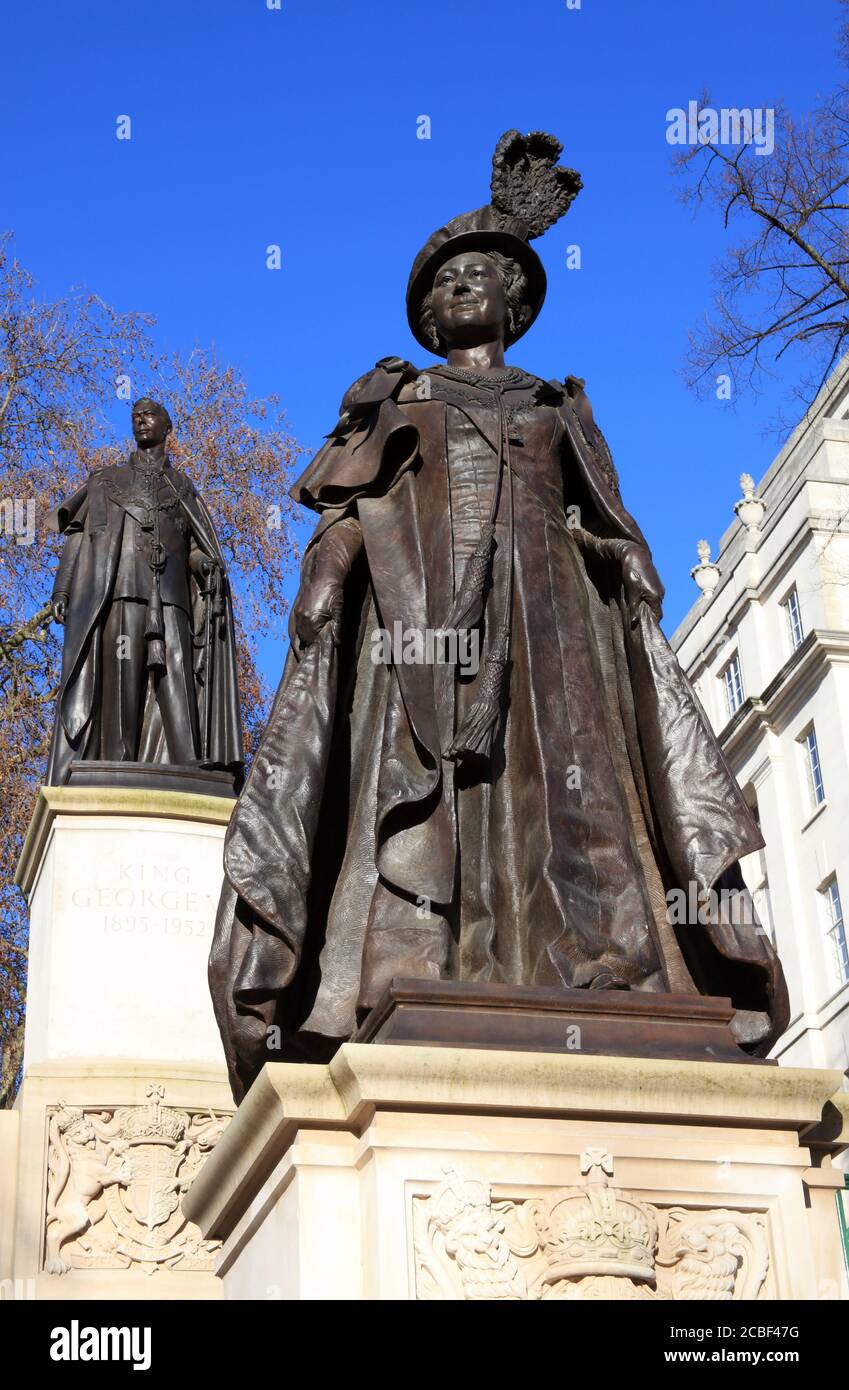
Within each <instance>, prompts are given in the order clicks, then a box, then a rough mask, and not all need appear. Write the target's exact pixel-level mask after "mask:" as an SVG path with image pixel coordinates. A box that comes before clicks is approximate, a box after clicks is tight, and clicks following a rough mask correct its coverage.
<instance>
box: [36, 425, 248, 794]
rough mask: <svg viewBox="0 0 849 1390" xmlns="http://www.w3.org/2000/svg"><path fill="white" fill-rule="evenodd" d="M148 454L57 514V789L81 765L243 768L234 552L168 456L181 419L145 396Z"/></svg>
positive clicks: (96, 479)
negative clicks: (229, 559) (225, 549)
mask: <svg viewBox="0 0 849 1390" xmlns="http://www.w3.org/2000/svg"><path fill="white" fill-rule="evenodd" d="M132 423H133V434H134V436H135V440H136V445H137V448H136V450H135V452H134V453H133V454H131V456H130V458H129V459H128V460H127V462H126V463H125V464H121V465H119V466H117V467H110V468H98V469H95V470H94V471H93V472H92V473H91V474H90V475H89V477H88V478H87V480H86V482H85V483H84V484H83V486H82V487H81V488H80V489H79V491H77V492H75V493H74V495H73V496H72V497H71V498H69V499H68V500H67V501H66V502H64V503H63V504H62V505H61V506H60V507H59V508H58V509H57V511H56V512H55V513H54V515H53V518H52V524H53V526H54V529H55V530H57V531H59V532H60V533H61V534H62V535H63V536H64V537H65V543H64V546H63V548H62V553H61V556H60V560H59V567H58V569H57V572H56V577H55V581H54V585H53V600H52V602H53V613H54V617H55V618H56V621H57V622H60V623H64V625H65V640H64V645H63V652H62V678H61V682H60V687H59V694H58V698H57V701H56V721H55V728H54V733H53V744H52V747H51V750H50V762H49V765H48V771H47V782H48V783H62V782H65V781H66V780H67V778H68V774H69V771H70V766H71V763H72V762H73V761H75V760H80V761H91V760H96V761H103V762H121V763H126V762H136V763H171V764H179V765H182V766H197V765H198V764H201V765H203V766H205V767H209V768H218V769H222V770H227V771H231V772H233V774H234V776H235V777H236V778H237V780H238V779H239V777H240V768H241V765H242V760H243V756H244V755H243V749H242V729H241V712H240V707H239V692H238V683H237V671H236V653H235V645H234V630H233V612H232V607H231V603H230V596H229V589H228V584H227V575H226V570H225V566H224V560H223V557H222V554H221V548H220V546H219V544H218V540H217V537H216V534H215V528H214V526H213V524H212V520H211V518H210V515H209V512H208V511H207V509H206V507H205V505H204V503H203V500H202V499H201V497H200V496H199V495H198V493H197V492H196V491H195V489H194V486H193V485H192V483H191V481H190V479H189V478H188V477H186V475H185V474H184V473H181V472H180V471H179V470H178V469H176V468H174V467H173V466H172V465H171V463H170V460H169V458H168V452H167V440H168V435H169V433H170V431H171V420H170V417H169V415H168V412H167V410H166V409H165V407H164V406H162V405H159V404H158V403H157V402H156V401H152V400H148V399H144V400H139V401H136V403H135V405H134V406H133V414H132Z"/></svg>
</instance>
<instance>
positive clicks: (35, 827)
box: [0, 785, 233, 1299]
mask: <svg viewBox="0 0 849 1390" xmlns="http://www.w3.org/2000/svg"><path fill="white" fill-rule="evenodd" d="M219 790H220V789H219ZM232 805H233V801H232V799H229V798H227V797H223V796H221V795H207V794H187V793H185V792H181V791H177V790H171V791H168V790H163V789H161V788H160V789H156V788H151V787H149V786H148V787H146V788H145V787H141V786H136V787H130V788H127V787H114V786H76V785H69V786H63V787H45V788H43V789H42V791H41V793H40V796H39V800H38V804H37V806H36V810H35V814H34V816H33V820H32V824H31V826H30V830H29V834H28V836H27V840H26V843H25V845H24V850H23V854H22V856H21V861H20V867H19V871H18V882H19V884H20V886H21V887H22V888H23V890H24V892H25V893H26V894H27V897H28V900H29V904H30V973H29V995H28V1000H27V1028H26V1040H25V1054H24V1082H23V1086H22V1087H21V1091H20V1094H19V1096H18V1098H17V1101H16V1109H15V1110H14V1111H13V1112H8V1111H6V1112H0V1298H4V1299H5V1298H58V1299H80V1298H82V1299H86V1298H133V1299H140V1298H145V1299H154V1298H161V1299H173V1298H189V1299H191V1298H215V1297H220V1292H221V1285H220V1282H219V1281H218V1280H216V1279H215V1278H214V1276H213V1274H212V1264H213V1260H214V1256H215V1253H216V1249H217V1246H216V1244H215V1242H211V1243H210V1242H208V1241H206V1240H205V1239H204V1237H203V1236H202V1235H201V1233H200V1231H199V1230H198V1229H197V1228H196V1227H195V1226H193V1225H192V1224H191V1222H189V1221H188V1220H187V1219H186V1217H185V1216H184V1215H183V1213H182V1211H181V1210H180V1198H181V1197H182V1195H183V1192H184V1191H185V1190H186V1188H187V1187H188V1185H189V1184H190V1183H191V1181H192V1180H193V1178H194V1177H195V1176H196V1175H197V1173H198V1172H199V1171H200V1170H201V1168H202V1165H203V1164H204V1162H205V1161H206V1159H207V1158H208V1156H209V1154H211V1153H212V1152H213V1151H214V1149H215V1146H216V1144H217V1143H218V1141H219V1139H220V1137H221V1134H222V1133H223V1131H224V1129H225V1127H226V1125H227V1123H228V1122H229V1120H230V1116H231V1114H232V1111H233V1104H232V1099H231V1096H230V1091H229V1087H228V1085H227V1082H226V1074H225V1068H224V1066H223V1060H222V1058H221V1050H220V1044H219V1040H218V1034H217V1030H216V1028H215V1021H214V1018H213V1014H212V1005H211V1003H210V999H209V994H208V991H207V988H206V958H207V955H208V952H209V945H210V940H211V935H212V924H213V920H214V916H215V907H216V903H217V901H218V895H219V892H220V887H221V880H222V875H223V869H222V842H223V837H224V832H225V830H226V826H227V821H228V818H229V815H230V810H231V808H232Z"/></svg>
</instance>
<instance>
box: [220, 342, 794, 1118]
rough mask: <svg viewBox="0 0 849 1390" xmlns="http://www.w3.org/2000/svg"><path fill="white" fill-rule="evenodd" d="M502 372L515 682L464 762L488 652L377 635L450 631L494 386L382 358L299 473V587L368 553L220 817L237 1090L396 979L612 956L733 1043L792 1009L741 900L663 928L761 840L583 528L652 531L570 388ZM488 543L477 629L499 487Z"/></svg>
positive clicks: (502, 547)
mask: <svg viewBox="0 0 849 1390" xmlns="http://www.w3.org/2000/svg"><path fill="white" fill-rule="evenodd" d="M516 376H517V378H518V379H517V380H516V381H515V382H513V383H512V384H510V385H508V386H505V388H504V395H503V400H504V403H505V407H506V412H507V419H508V421H509V436H510V452H509V467H510V469H511V472H512V493H513V505H514V509H515V539H514V558H515V567H514V574H513V581H512V597H511V601H510V609H511V616H512V646H511V666H510V687H509V704H508V707H507V710H506V717H505V719H504V721H503V727H502V729H501V730H500V733H499V736H498V738H497V741H496V747H495V750H494V752H493V756H492V759H491V762H490V764H489V766H488V767H485V768H484V769H483V770H480V769H475V768H469V767H468V766H466V765H463V764H460V765H457V764H456V763H454V762H452V761H450V760H449V759H448V758H447V757H446V756H445V755H446V750H447V749H448V748H449V746H450V744H451V740H452V737H453V735H454V733H455V731H456V728H457V725H458V722H459V721H461V719H462V717H463V714H464V712H465V711H466V710H467V709H468V708H469V705H470V702H471V701H473V700H474V698H475V694H476V690H477V689H478V682H479V681H480V679H481V675H480V673H478V675H477V676H474V675H471V674H470V673H465V674H464V673H462V672H458V671H457V670H456V669H455V668H454V667H453V666H451V665H447V664H444V663H443V664H440V663H438V662H437V663H431V662H428V661H426V660H424V661H423V660H412V661H405V660H403V659H397V651H396V653H395V658H394V659H393V660H392V661H391V662H390V663H388V664H387V663H386V662H384V661H376V660H375V659H374V650H375V633H376V632H379V631H383V632H388V633H389V634H392V633H397V632H401V633H409V632H418V633H426V632H428V631H433V630H435V629H440V628H441V627H442V626H443V624H444V621H445V617H446V614H447V613H448V611H449V609H450V608H451V603H452V597H453V595H454V593H455V591H456V588H457V585H458V584H459V582H460V577H461V574H462V570H463V564H464V562H465V559H466V557H467V555H468V553H469V550H470V547H471V546H472V545H473V543H474V539H475V535H476V534H477V535H479V534H480V526H481V525H482V523H483V521H484V520H485V514H484V513H485V503H486V500H487V499H488V498H489V496H490V493H491V487H490V484H491V480H492V477H493V476H494V465H493V463H492V461H493V460H495V459H496V457H497V452H498V439H497V426H496V418H495V411H494V409H493V406H492V403H491V402H492V398H491V396H488V395H487V393H485V392H477V391H475V390H474V389H470V388H469V387H468V386H466V385H464V384H463V383H462V382H459V381H457V380H454V379H452V378H451V376H450V374H446V373H444V372H443V373H440V371H439V370H438V369H437V370H434V371H430V372H428V373H426V374H423V375H419V374H417V373H416V372H415V370H414V369H412V368H410V366H409V364H404V363H399V362H398V360H397V359H386V361H385V362H384V364H379V365H378V367H377V368H376V369H375V370H374V371H373V372H371V373H368V374H367V375H366V376H365V377H364V378H361V379H360V381H359V382H357V383H355V385H354V387H352V388H351V390H350V391H349V392H348V393H347V395H346V397H345V399H344V401H343V412H342V416H341V419H340V421H339V424H338V425H337V426H336V428H335V430H334V431H333V432H332V434H331V435H330V436H329V439H328V442H327V444H326V445H325V446H324V448H323V449H322V450H321V451H320V453H319V454H318V455H317V457H316V458H315V459H314V461H313V463H312V464H311V465H310V467H309V468H308V469H307V470H306V472H305V473H304V475H303V476H302V478H301V479H300V480H299V482H298V483H297V484H296V486H295V488H294V489H293V496H295V497H296V498H298V499H299V500H300V501H302V502H304V503H305V504H306V505H308V506H310V507H313V508H314V509H315V510H316V511H317V512H318V513H319V515H320V520H319V523H318V526H317V528H316V532H315V535H314V537H313V539H312V541H311V543H310V546H309V548H308V551H307V554H306V556H305V560H304V581H305V582H306V581H307V580H308V579H309V577H310V575H311V573H312V572H313V569H314V567H315V566H316V564H318V563H319V562H320V555H321V545H322V540H323V538H324V537H325V536H326V535H327V534H328V533H329V532H330V531H331V528H333V527H334V526H336V525H339V524H340V523H342V522H345V524H346V525H351V524H352V519H354V518H355V520H356V525H357V526H358V527H359V528H360V531H361V534H362V552H361V554H360V556H359V558H358V559H357V560H356V562H355V563H354V565H353V567H352V569H351V573H350V575H349V577H348V581H347V584H346V587H345V621H344V625H343V637H342V641H341V643H340V645H339V646H338V647H337V646H336V645H334V641H333V638H332V636H331V632H330V629H329V627H328V628H325V630H324V631H323V633H322V635H321V636H320V638H319V640H317V641H316V642H315V643H313V644H312V645H311V646H310V647H308V648H307V649H306V651H305V652H304V653H302V654H300V655H298V654H296V653H295V652H294V651H292V652H290V654H289V658H288V661H287V664H286V668H285V671H284V674H283V679H282V681H281V685H280V689H279V691H278V694H277V698H276V700H275V704H274V707H273V710H272V714H271V718H270V720H269V724H268V727H267V729H266V732H265V736H264V738H263V741H262V744H261V746H260V749H259V750H258V753H257V756H256V759H255V761H254V764H253V767H252V770H251V773H250V776H249V778H248V782H247V784H246V787H245V789H244V791H243V793H242V796H241V798H240V801H239V804H238V806H237V808H236V812H235V814H234V818H233V821H232V823H231V826H230V829H229V832H228V837H227V842H226V846H225V873H226V881H225V885H224V890H223V893H222V898H221V903H220V907H219V914H218V920H217V924H216V932H215V938H214V943H213V948H212V954H211V957H210V984H211V989H212V994H213V1001H214V1004H215V1009H216V1015H217V1018H218V1022H219V1027H220V1030H221V1034H222V1038H223V1041H224V1046H225V1051H226V1054H227V1060H228V1066H229V1069H230V1075H231V1082H232V1084H233V1088H234V1093H235V1094H236V1095H237V1096H239V1095H241V1094H242V1093H243V1091H244V1089H245V1088H246V1087H247V1086H248V1085H249V1084H250V1082H251V1080H252V1079H253V1076H254V1075H255V1074H256V1071H257V1070H258V1069H259V1067H260V1066H261V1065H262V1063H263V1062H264V1061H265V1060H268V1058H269V1055H270V1053H269V1045H270V1037H271V1035H270V1032H269V1030H271V1029H275V1030H279V1034H280V1037H281V1039H282V1046H281V1049H280V1054H279V1055H282V1056H284V1057H286V1058H305V1059H319V1058H324V1057H327V1056H329V1055H331V1054H332V1051H333V1050H334V1049H335V1047H337V1046H338V1045H339V1043H340V1042H341V1041H343V1040H345V1039H346V1038H348V1037H350V1036H352V1034H353V1032H354V1031H355V1029H356V1027H357V1025H358V1023H359V1022H361V1021H362V1019H363V1017H364V1016H365V1015H366V1014H367V1012H368V1010H369V1009H370V1008H372V1007H374V1005H375V1004H376V1003H377V1000H378V998H379V996H380V994H381V992H382V990H383V989H384V988H385V987H386V985H387V984H388V983H389V981H390V980H391V978H392V977H393V976H411V975H413V976H415V975H419V976H422V975H424V976H428V977H431V978H434V977H435V978H454V979H474V980H484V981H486V980H492V981H504V982H509V983H515V984H546V985H551V984H560V985H562V986H563V987H564V988H567V987H574V986H576V985H577V986H581V985H587V984H590V983H592V980H593V978H594V977H596V976H597V975H598V973H599V971H600V970H601V969H602V968H607V969H609V970H610V971H611V972H612V974H613V975H614V976H615V977H616V978H617V979H618V980H619V981H620V982H622V983H624V984H626V985H627V986H628V987H630V988H632V989H642V990H673V991H681V990H683V991H689V992H693V993H699V992H701V993H705V994H714V995H730V996H731V998H732V1000H733V1002H734V1003H735V1005H736V1007H737V1015H736V1019H735V1029H736V1032H737V1034H738V1037H739V1039H740V1040H741V1042H742V1043H743V1045H745V1046H747V1047H749V1048H750V1049H751V1050H752V1051H760V1052H762V1051H765V1050H767V1049H768V1048H769V1046H770V1045H771V1042H772V1040H773V1039H774V1038H775V1037H776V1036H777V1035H778V1034H779V1033H780V1032H781V1031H782V1030H783V1028H784V1027H785V1026H786V1020H787V995H786V988H785V985H784V980H783V976H782V973H781V968H780V965H779V964H778V961H777V959H776V957H775V954H774V952H773V950H772V947H771V945H770V943H769V941H768V940H767V938H766V937H765V935H764V934H763V932H762V931H761V930H760V929H759V928H758V926H757V923H756V921H753V920H751V918H749V920H746V914H742V917H741V914H730V913H729V912H727V911H720V912H719V913H713V914H710V915H709V917H708V920H706V921H705V922H704V923H702V922H696V923H691V924H689V925H684V926H681V927H677V926H675V925H674V924H673V923H672V922H671V921H670V918H669V914H668V913H667V910H666V904H667V894H668V893H669V892H670V890H672V889H675V888H677V889H681V890H683V891H684V892H685V893H686V892H687V891H688V890H689V888H690V885H694V886H695V891H696V894H697V895H698V894H701V895H705V894H707V893H708V892H709V890H711V889H721V888H723V887H725V888H727V889H729V890H730V892H731V896H732V898H733V897H734V895H735V894H740V893H741V892H743V891H744V890H743V884H742V878H741V876H740V872H739V868H738V866H737V861H738V860H739V859H740V858H741V857H742V856H744V855H746V854H748V853H750V852H752V851H753V850H755V849H757V848H759V847H760V845H761V843H762V841H761V838H760V834H759V832H758V830H757V828H756V826H755V824H754V822H753V821H752V818H751V816H750V814H749V812H748V809H747V807H746V805H745V802H744V800H743V797H742V794H741V792H740V789H739V788H738V786H737V784H736V782H735V780H734V778H733V776H732V774H731V772H730V770H729V769H728V767H727V765H726V763H725V761H724V758H723V756H722V753H721V751H720V749H719V746H718V744H717V742H716V739H715V737H714V735H713V733H712V731H711V728H710V726H709V724H708V722H707V719H706V717H705V715H704V713H703V711H702V709H701V707H700V705H699V702H698V700H697V698H696V696H695V694H694V692H693V690H692V688H691V687H690V685H689V682H688V681H687V679H686V676H685V675H684V674H683V672H682V671H681V668H680V666H679V664H678V662H677V659H676V658H675V656H674V654H673V653H672V651H671V649H670V648H669V646H668V643H667V642H666V640H665V638H664V637H663V635H662V633H661V631H660V629H659V627H658V625H657V622H656V619H655V618H654V616H653V614H652V613H651V611H650V609H649V608H648V606H647V605H645V604H644V605H642V607H641V609H640V612H639V618H638V621H637V622H636V624H634V623H632V622H631V620H630V618H629V616H628V612H627V609H626V605H625V602H624V596H623V592H622V582H621V571H620V568H619V566H618V565H616V564H615V563H612V562H611V560H610V559H609V556H606V555H605V551H604V542H609V541H611V540H614V541H615V540H625V541H630V542H632V543H634V544H637V545H641V546H645V540H644V538H643V536H642V533H641V532H640V530H639V528H638V527H637V524H636V522H635V521H634V519H633V518H632V517H631V516H630V514H629V513H628V512H627V511H626V510H625V508H624V506H623V504H622V501H621V498H620V496H619V491H618V484H617V481H616V475H615V471H614V469H613V465H612V461H611V459H610V455H609V452H608V450H607V447H606V445H605V443H604V440H603V438H602V436H601V434H600V432H599V431H598V429H597V427H596V425H595V422H594V420H593V417H592V412H591V410H590V407H589V403H588V401H587V399H586V396H585V395H584V393H583V390H582V388H581V385H580V383H578V382H577V381H576V380H575V379H574V378H569V379H568V380H567V382H566V383H565V384H559V383H545V382H542V381H540V380H539V379H537V378H532V377H529V376H527V375H526V374H524V373H517V374H516ZM487 460H490V462H489V463H488V462H487ZM574 517H577V518H579V521H580V526H579V527H573V526H572V525H570V518H574ZM578 535H580V537H581V540H580V542H579V541H578V539H576V537H577V536H578ZM496 536H497V544H496V551H495V561H494V565H493V573H492V583H491V589H490V592H489V596H488V598H487V605H486V614H485V618H484V623H483V635H484V642H486V638H487V633H492V632H493V631H494V628H495V624H496V622H497V615H498V613H499V611H500V609H501V606H502V605H503V603H504V595H505V585H506V584H507V582H508V580H507V544H506V532H505V529H504V516H503V508H502V507H501V506H499V512H498V521H497V525H496Z"/></svg>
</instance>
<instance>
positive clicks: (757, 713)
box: [717, 628, 849, 766]
mask: <svg viewBox="0 0 849 1390" xmlns="http://www.w3.org/2000/svg"><path fill="white" fill-rule="evenodd" d="M845 661H849V632H838V631H831V630H829V629H825V628H815V629H814V630H813V631H812V632H809V633H808V635H807V637H806V638H805V640H804V642H803V643H802V644H801V646H800V647H797V649H796V651H795V652H794V653H793V655H792V656H791V657H789V658H788V660H787V661H785V663H784V665H783V666H782V667H781V669H780V671H779V672H778V673H777V675H775V676H774V677H773V679H772V680H771V681H770V683H769V685H768V686H766V688H765V689H764V691H763V693H762V694H761V695H760V696H755V695H752V696H749V698H748V699H747V700H744V701H743V704H742V705H741V706H740V708H739V709H738V710H737V712H736V714H735V715H734V716H733V718H731V719H730V720H729V721H728V723H727V724H726V725H725V727H724V728H723V729H721V730H720V732H719V733H718V735H717V738H718V739H719V744H720V747H721V748H722V751H723V752H724V753H725V756H726V757H727V758H728V759H729V761H732V760H734V759H735V758H739V757H740V755H741V754H742V753H743V751H744V749H745V748H746V746H747V745H748V744H749V743H750V742H751V741H752V739H753V738H754V737H755V736H756V735H758V734H759V733H760V732H761V730H762V729H764V728H767V729H772V728H774V727H775V725H776V723H778V722H779V721H780V720H781V717H782V715H783V714H784V712H785V711H786V709H787V707H788V705H790V704H791V703H792V702H793V701H794V700H796V699H798V698H799V697H800V696H801V695H802V694H803V692H804V691H805V690H806V689H808V688H811V687H812V686H814V685H815V684H816V683H817V681H819V680H820V679H821V678H822V675H823V673H824V672H825V671H826V670H827V669H828V667H829V666H830V665H831V663H832V662H845ZM732 766H733V761H732Z"/></svg>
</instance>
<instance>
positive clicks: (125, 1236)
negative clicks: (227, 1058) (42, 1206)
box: [44, 1085, 230, 1274]
mask: <svg viewBox="0 0 849 1390" xmlns="http://www.w3.org/2000/svg"><path fill="white" fill-rule="evenodd" d="M147 1095H148V1098H149V1100H148V1104H147V1105H125V1106H120V1107H118V1108H116V1109H113V1110H95V1109H91V1108H78V1107H73V1106H66V1105H59V1106H58V1107H57V1108H56V1109H55V1110H52V1111H50V1112H49V1115H48V1153H47V1224H46V1231H45V1256H44V1268H45V1270H46V1272H47V1273H48V1274H66V1273H67V1272H68V1271H69V1270H71V1269H129V1268H130V1267H131V1266H132V1267H135V1268H138V1269H141V1270H143V1271H144V1272H145V1273H146V1274H153V1273H155V1272H156V1271H157V1270H160V1269H175V1268H177V1267H179V1268H180V1269H181V1270H211V1269H212V1267H213V1261H214V1257H215V1252H216V1251H217V1250H218V1248H219V1242H216V1241H206V1240H204V1239H203V1238H202V1236H201V1234H200V1231H199V1230H198V1229H197V1227H196V1226H193V1225H192V1224H191V1223H190V1222H188V1221H187V1220H186V1219H185V1217H184V1216H183V1214H182V1212H181V1210H180V1199H181V1197H182V1195H183V1193H184V1192H185V1190H186V1189H187V1188H188V1187H189V1186H190V1185H191V1183H192V1182H193V1180H194V1178H195V1177H196V1176H197V1174H198V1172H199V1171H200V1168H201V1165H202V1164H203V1162H204V1160H205V1158H206V1156H207V1154H208V1153H210V1151H211V1150H212V1149H213V1148H214V1147H215V1145H216V1143H217V1142H218V1140H219V1138H220V1137H221V1135H222V1133H223V1132H224V1129H225V1128H226V1126H227V1123H228V1121H229V1119H230V1116H229V1115H226V1114H225V1115H218V1114H215V1113H214V1112H213V1111H195V1110H191V1111H190V1110H174V1109H170V1108H168V1107H166V1106H165V1105H163V1103H162V1102H163V1100H164V1097H165V1091H164V1088H163V1087H162V1086H158V1085H151V1086H149V1087H148V1090H147Z"/></svg>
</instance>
